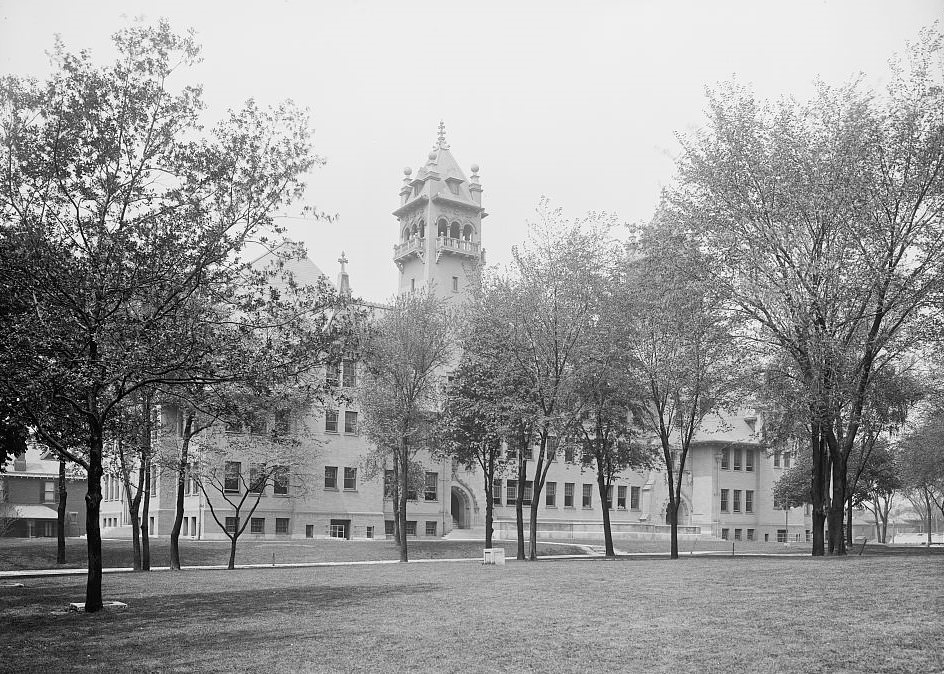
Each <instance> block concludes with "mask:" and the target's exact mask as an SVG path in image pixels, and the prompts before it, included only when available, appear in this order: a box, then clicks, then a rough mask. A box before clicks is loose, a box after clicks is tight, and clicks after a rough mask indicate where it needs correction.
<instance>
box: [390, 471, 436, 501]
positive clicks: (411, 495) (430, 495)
mask: <svg viewBox="0 0 944 674" xmlns="http://www.w3.org/2000/svg"><path fill="white" fill-rule="evenodd" d="M393 492H394V476H393V471H392V470H385V471H384V498H393ZM406 498H407V500H408V501H418V500H419V495H418V494H417V493H416V489H415V488H410V489H408V490H407V493H406ZM423 500H424V501H438V500H439V473H433V472H429V471H427V473H426V477H425V479H424V482H423Z"/></svg>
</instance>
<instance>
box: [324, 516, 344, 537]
mask: <svg viewBox="0 0 944 674" xmlns="http://www.w3.org/2000/svg"><path fill="white" fill-rule="evenodd" d="M328 537H329V538H347V526H345V525H344V524H342V523H339V522H337V521H336V520H331V524H329V525H328Z"/></svg>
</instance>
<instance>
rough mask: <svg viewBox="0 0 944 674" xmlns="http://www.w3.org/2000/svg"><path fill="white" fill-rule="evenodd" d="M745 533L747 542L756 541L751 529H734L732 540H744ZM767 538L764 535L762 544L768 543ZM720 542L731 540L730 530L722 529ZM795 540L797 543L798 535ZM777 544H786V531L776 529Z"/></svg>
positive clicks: (766, 535)
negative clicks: (744, 533) (743, 534)
mask: <svg viewBox="0 0 944 674" xmlns="http://www.w3.org/2000/svg"><path fill="white" fill-rule="evenodd" d="M745 531H746V533H747V540H749V541H753V540H756V537H755V535H754V530H753V529H746V530H745V529H735V530H734V540H736V541H740V540H744V539H743V538H742V533H743V532H745ZM769 536H770V535H769V534H764V542H765V543H767V542H769V540H770V538H769ZM721 540H724V541H729V540H731V530H730V529H722V530H721ZM796 540H797V541H799V540H800V534H797V535H796ZM806 540H807V541H809V540H810V532H809V530H807V532H806ZM777 542H778V543H786V542H787V530H786V529H777Z"/></svg>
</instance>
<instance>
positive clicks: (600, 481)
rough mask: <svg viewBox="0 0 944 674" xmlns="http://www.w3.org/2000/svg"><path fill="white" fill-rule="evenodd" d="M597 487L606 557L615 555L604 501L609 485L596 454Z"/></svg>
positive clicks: (607, 509)
mask: <svg viewBox="0 0 944 674" xmlns="http://www.w3.org/2000/svg"><path fill="white" fill-rule="evenodd" d="M596 463H597V489H598V490H599V492H600V507H601V509H602V510H603V544H604V546H605V547H606V556H607V557H616V552H614V550H613V531H612V529H611V528H610V509H609V508H608V507H607V503H606V493H607V490H608V487H609V485H608V484H607V483H606V476H605V475H604V474H603V472H604V471H603V469H602V468H601V467H600V465H601V463H602V461H601V460H600V456H599V455H597V461H596Z"/></svg>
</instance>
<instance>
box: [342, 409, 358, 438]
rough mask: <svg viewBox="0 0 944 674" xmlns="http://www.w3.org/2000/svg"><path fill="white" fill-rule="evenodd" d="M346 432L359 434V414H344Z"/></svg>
mask: <svg viewBox="0 0 944 674" xmlns="http://www.w3.org/2000/svg"><path fill="white" fill-rule="evenodd" d="M344 432H345V433H357V412H345V413H344Z"/></svg>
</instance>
